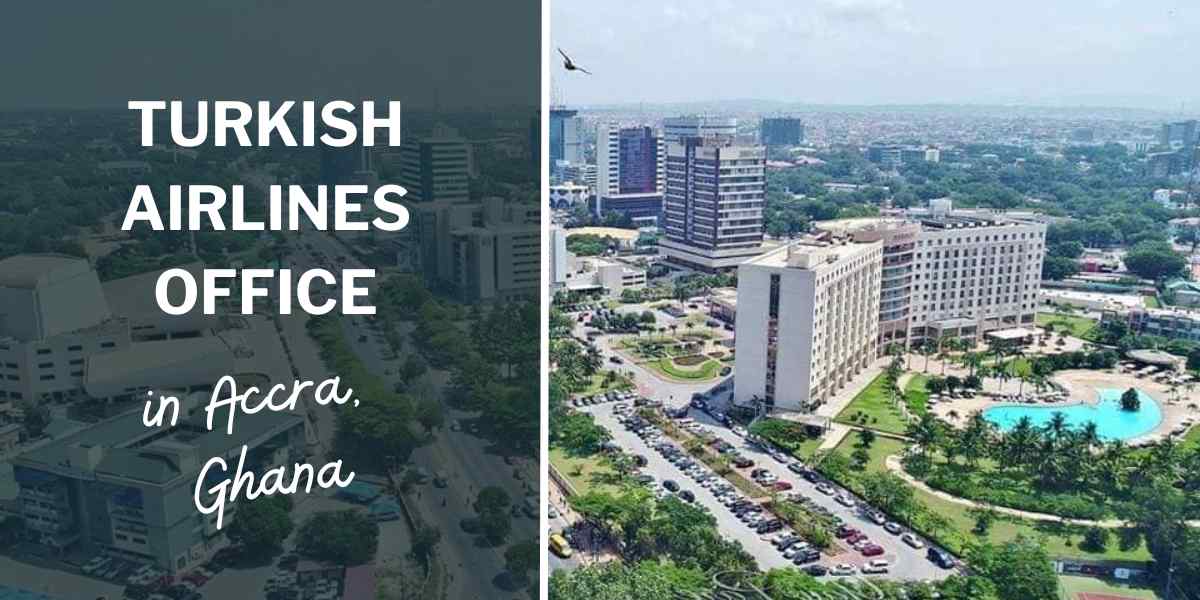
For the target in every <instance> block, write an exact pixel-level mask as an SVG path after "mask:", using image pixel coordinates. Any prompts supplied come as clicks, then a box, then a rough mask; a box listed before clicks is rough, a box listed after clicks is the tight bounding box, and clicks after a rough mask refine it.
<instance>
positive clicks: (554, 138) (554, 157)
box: [549, 107, 583, 169]
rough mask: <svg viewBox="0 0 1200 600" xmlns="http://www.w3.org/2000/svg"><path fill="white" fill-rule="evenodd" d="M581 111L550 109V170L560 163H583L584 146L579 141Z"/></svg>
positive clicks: (559, 108) (560, 108)
mask: <svg viewBox="0 0 1200 600" xmlns="http://www.w3.org/2000/svg"><path fill="white" fill-rule="evenodd" d="M578 114H579V111H575V110H571V109H568V108H562V107H551V108H550V136H549V137H550V168H551V169H554V168H555V166H556V165H558V164H559V163H568V164H579V163H582V162H583V146H582V144H581V143H580V139H579V117H578V116H576V115H578Z"/></svg>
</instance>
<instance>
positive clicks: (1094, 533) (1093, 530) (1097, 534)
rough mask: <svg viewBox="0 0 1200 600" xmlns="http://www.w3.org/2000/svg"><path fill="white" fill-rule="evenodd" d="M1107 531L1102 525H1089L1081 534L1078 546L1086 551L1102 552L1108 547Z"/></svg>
mask: <svg viewBox="0 0 1200 600" xmlns="http://www.w3.org/2000/svg"><path fill="white" fill-rule="evenodd" d="M1108 538H1109V533H1108V530H1107V529H1104V528H1103V527H1089V528H1088V530H1087V531H1086V532H1085V533H1084V534H1083V543H1081V544H1079V547H1080V548H1083V549H1084V550H1087V551H1088V552H1104V550H1105V549H1106V548H1108Z"/></svg>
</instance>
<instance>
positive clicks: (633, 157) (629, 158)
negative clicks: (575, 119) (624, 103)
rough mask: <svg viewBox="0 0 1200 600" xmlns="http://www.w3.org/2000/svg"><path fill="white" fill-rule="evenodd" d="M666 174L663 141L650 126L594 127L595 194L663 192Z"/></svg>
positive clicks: (610, 124)
mask: <svg viewBox="0 0 1200 600" xmlns="http://www.w3.org/2000/svg"><path fill="white" fill-rule="evenodd" d="M665 178H666V144H665V142H664V140H663V139H662V137H661V136H659V135H658V133H657V132H655V131H654V130H653V129H651V128H650V127H645V126H641V127H619V126H617V125H616V124H613V123H606V124H602V125H600V126H599V127H598V128H597V130H596V194H597V195H599V196H616V195H620V194H647V193H660V194H661V193H662V190H663V185H664V182H665Z"/></svg>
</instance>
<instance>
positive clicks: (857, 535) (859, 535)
mask: <svg viewBox="0 0 1200 600" xmlns="http://www.w3.org/2000/svg"><path fill="white" fill-rule="evenodd" d="M865 539H867V536H866V534H864V533H863V532H861V531H855V532H854V533H851V534H850V535H848V536H846V543H847V544H850V545H852V546H853V545H854V544H857V543H859V542H861V541H863V540H865Z"/></svg>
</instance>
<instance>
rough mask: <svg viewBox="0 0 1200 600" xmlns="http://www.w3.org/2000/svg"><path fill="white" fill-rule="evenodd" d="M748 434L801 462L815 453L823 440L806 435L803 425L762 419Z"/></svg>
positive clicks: (781, 420)
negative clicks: (780, 449)
mask: <svg viewBox="0 0 1200 600" xmlns="http://www.w3.org/2000/svg"><path fill="white" fill-rule="evenodd" d="M750 432H751V433H753V434H754V435H757V436H760V437H762V438H763V439H765V440H767V441H769V442H771V443H772V444H775V445H776V446H779V447H780V448H782V449H783V450H784V451H785V452H789V453H791V455H792V456H794V457H796V458H798V459H800V460H803V461H808V459H809V458H811V457H812V455H813V454H815V453H816V451H817V448H819V447H820V446H821V441H822V439H823V438H822V437H821V436H819V435H818V436H810V435H808V432H807V431H806V428H805V426H804V425H802V424H800V423H796V422H793V421H786V420H783V419H762V420H760V421H758V422H756V423H755V424H754V425H753V426H752V427H750Z"/></svg>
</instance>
